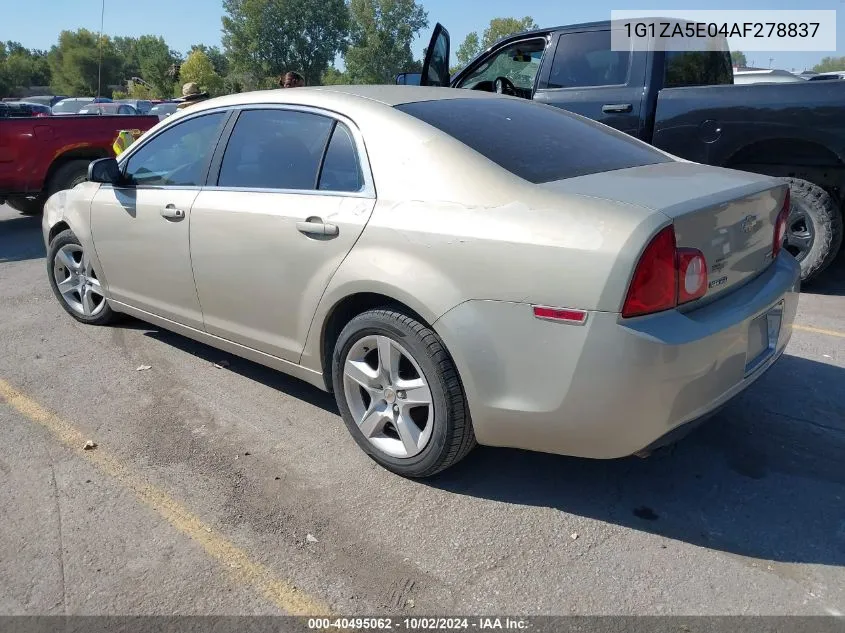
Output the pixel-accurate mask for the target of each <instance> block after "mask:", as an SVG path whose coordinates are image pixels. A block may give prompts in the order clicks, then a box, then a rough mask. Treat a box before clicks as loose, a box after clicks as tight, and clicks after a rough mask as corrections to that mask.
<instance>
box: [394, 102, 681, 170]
mask: <svg viewBox="0 0 845 633" xmlns="http://www.w3.org/2000/svg"><path fill="white" fill-rule="evenodd" d="M396 108H397V109H399V110H401V111H403V112H405V113H407V114H410V115H411V116H414V117H416V118H418V119H420V120H422V121H425V122H426V123H428V124H429V125H433V126H434V127H436V128H438V129H439V130H441V131H443V132H445V133H446V134H449V135H450V136H452V137H454V138H455V139H457V140H458V141H460V142H462V143H463V144H464V145H467V146H469V147H471V148H472V149H474V150H475V151H477V152H478V153H480V154H482V155H484V156H486V157H487V158H489V159H490V160H491V161H493V162H494V163H496V164H497V165H499V166H500V167H503V168H504V169H507V170H508V171H510V172H511V173H513V174H516V175H517V176H519V177H520V178H524V179H525V180H528V181H529V182H533V183H537V184H539V183H544V182H551V181H554V180H562V179H564V178H573V177H575V176H584V175H586V174H594V173H598V172H604V171H612V170H616V169H626V168H628V167H639V166H641V165H651V164H654V163H663V162H671V159H670V158H667V157H666V156H665V155H664V154H662V153H661V152H658V151H657V150H655V149H653V148H651V147H649V146H648V145H645V144H644V143H641V142H639V141H637V140H635V139H633V138H631V137H630V136H628V135H627V134H624V133H622V132H618V131H616V130H614V129H612V128H609V127H607V126H604V125H600V124H598V123H595V122H594V121H590V120H588V119H584V118H582V117H578V116H576V115H573V114H572V113H570V112H566V111H564V110H561V109H559V108H556V107H553V106H546V105H541V104H537V103H533V102H531V101H525V100H521V99H500V98H490V99H483V100H482V99H442V100H439V101H419V102H414V103H406V104H401V105H397V106H396Z"/></svg>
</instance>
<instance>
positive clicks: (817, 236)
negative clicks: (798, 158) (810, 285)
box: [783, 178, 842, 281]
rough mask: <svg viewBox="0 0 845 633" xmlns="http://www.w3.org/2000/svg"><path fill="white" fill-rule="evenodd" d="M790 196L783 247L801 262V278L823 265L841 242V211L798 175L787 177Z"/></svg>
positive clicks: (812, 274)
mask: <svg viewBox="0 0 845 633" xmlns="http://www.w3.org/2000/svg"><path fill="white" fill-rule="evenodd" d="M786 181H787V182H788V183H789V191H790V195H791V198H792V207H791V208H790V210H789V219H788V220H787V223H786V237H785V238H784V245H783V246H784V248H785V249H786V250H787V251H789V252H790V253H791V254H792V255H793V256H794V257H795V259H796V260H797V261H798V263H799V264H800V265H801V281H811V280H812V279H813V278H815V277H817V276H818V274H819V273H821V272H822V271H823V270H824V269H825V268H827V267H828V266H829V265H830V264H831V262H833V260H834V259H836V254H837V253H838V252H839V247H840V246H841V245H842V212H841V211H840V210H839V207H838V205H837V204H836V202H835V200H834V199H833V197H831V195H830V194H829V193H827V191H825V190H824V189H822V188H821V187H819V186H818V185H814V184H813V183H811V182H808V181H806V180H801V179H800V178H787V179H786Z"/></svg>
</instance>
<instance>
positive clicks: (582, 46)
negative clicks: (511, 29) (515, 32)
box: [534, 27, 647, 136]
mask: <svg viewBox="0 0 845 633" xmlns="http://www.w3.org/2000/svg"><path fill="white" fill-rule="evenodd" d="M547 59H550V60H551V62H550V66H549V68H548V71H547V72H543V73H542V74H541V77H540V81H539V84H538V89H537V91H536V92H535V94H534V100H535V101H539V102H540V103H547V104H549V105H554V106H558V107H561V108H565V109H566V110H570V111H571V112H575V113H577V114H581V115H583V116H586V117H589V118H591V119H593V120H595V121H599V122H601V123H604V124H605V125H609V126H611V127H614V128H616V129H617V130H621V131H623V132H626V133H627V134H631V135H632V136H640V134H641V128H642V125H641V119H642V110H643V97H644V95H645V89H646V67H645V66H646V61H647V56H646V55H634V54H632V52H631V51H614V50H612V49H611V31H610V28H608V27H604V28H601V27H600V28H595V29H586V30H583V31H570V32H563V33H561V34H560V35H558V36H557V43H556V45H555V46H554V51H553V54H552V51H550V52H549V54H547ZM546 64H549V62H548V61H547V62H546Z"/></svg>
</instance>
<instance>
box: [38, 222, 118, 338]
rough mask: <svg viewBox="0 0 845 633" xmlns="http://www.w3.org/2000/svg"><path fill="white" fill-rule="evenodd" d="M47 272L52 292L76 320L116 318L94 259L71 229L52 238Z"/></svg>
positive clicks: (93, 322)
mask: <svg viewBox="0 0 845 633" xmlns="http://www.w3.org/2000/svg"><path fill="white" fill-rule="evenodd" d="M47 276H48V278H49V279H50V287H51V288H52V289H53V294H55V295H56V298H57V299H58V300H59V303H61V304H62V307H63V308H64V309H65V310H66V311H67V312H68V314H70V315H71V316H72V317H73V318H74V319H76V320H77V321H81V322H82V323H88V324H91V325H105V324H106V323H109V322H111V321H112V320H113V319H114V312H113V311H112V309H111V307H110V306H109V304H108V302H107V301H106V297H105V295H104V294H103V288H102V286H101V285H100V280H99V279H98V277H97V273H96V271H95V270H94V267H93V266H92V265H91V260H90V258H89V257H88V256H87V255H86V253H85V251H84V249H83V248H82V244H80V242H79V239H78V238H77V237H76V235H74V234H73V232H72V231H70V230H69V229H68V230H66V231H62V232H61V233H59V234H58V235H57V236H56V237H54V238H53V241H52V242H50V249H49V251H48V253H47Z"/></svg>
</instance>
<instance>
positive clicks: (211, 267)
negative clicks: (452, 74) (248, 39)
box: [191, 106, 375, 362]
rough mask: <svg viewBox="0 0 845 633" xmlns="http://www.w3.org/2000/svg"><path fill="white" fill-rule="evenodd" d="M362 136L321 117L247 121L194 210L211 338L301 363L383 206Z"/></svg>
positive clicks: (265, 110)
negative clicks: (315, 321) (335, 283)
mask: <svg viewBox="0 0 845 633" xmlns="http://www.w3.org/2000/svg"><path fill="white" fill-rule="evenodd" d="M353 130H354V127H353V125H352V123H351V122H343V121H340V120H338V119H336V118H334V117H333V116H332V115H329V114H321V113H316V112H313V111H307V112H306V111H300V110H297V109H293V108H287V107H277V108H273V107H267V106H262V107H260V108H256V109H244V110H242V111H241V112H240V114H239V116H238V119H237V122H236V123H235V126H234V128H233V129H232V134H231V136H230V137H229V139H228V142H227V143H226V146H225V152H224V153H223V155H222V158H217V159H215V161H214V162H215V164H217V163H219V169H218V172H219V173H214V171H213V172H212V174H211V176H210V178H209V180H210V181H211V182H214V183H215V184H216V186H209V187H207V188H205V189H203V190H202V191H201V192H200V194H199V196H198V197H197V199H196V201H195V202H194V206H193V209H192V211H191V258H192V260H193V266H194V275H195V279H196V287H197V292H198V293H199V300H200V303H201V304H202V308H203V318H204V320H205V329H206V331H207V332H209V333H210V334H214V335H216V336H220V337H222V338H225V339H227V340H230V341H234V342H236V343H239V344H241V345H245V346H247V347H251V348H253V349H257V350H259V351H262V352H264V353H267V354H271V355H273V356H276V357H279V358H283V359H285V360H288V361H291V362H298V361H299V359H300V357H301V355H302V349H303V346H304V344H305V338H306V336H307V334H308V329H309V327H310V325H311V320H312V318H313V316H314V313H315V311H316V309H317V305H318V303H319V301H320V298H321V297H322V295H323V291H324V290H325V288H326V286H327V285H328V283H329V280H330V279H331V277H332V275H333V274H334V272H335V270H337V268H338V266H340V263H341V262H342V261H343V259H344V257H346V254H347V253H348V252H349V250H350V249H351V248H352V246H353V245H354V244H355V241H356V240H357V239H358V236H359V235H360V234H361V232H362V231H363V229H364V226H365V225H366V223H367V221H368V220H369V217H370V213H371V212H372V210H373V207H374V205H375V195H374V188H373V186H372V180H371V178H370V176H369V173H368V172H365V171H364V169H362V165H366V164H367V161H366V159H365V158H364V154H363V151H364V150H363V144H362V143H360V142H359V141H358V140H357V138H356V133H355V132H354V131H353ZM221 145H222V143H221ZM211 182H210V183H209V184H211Z"/></svg>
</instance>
